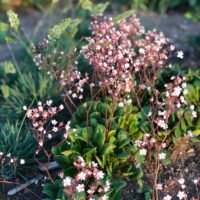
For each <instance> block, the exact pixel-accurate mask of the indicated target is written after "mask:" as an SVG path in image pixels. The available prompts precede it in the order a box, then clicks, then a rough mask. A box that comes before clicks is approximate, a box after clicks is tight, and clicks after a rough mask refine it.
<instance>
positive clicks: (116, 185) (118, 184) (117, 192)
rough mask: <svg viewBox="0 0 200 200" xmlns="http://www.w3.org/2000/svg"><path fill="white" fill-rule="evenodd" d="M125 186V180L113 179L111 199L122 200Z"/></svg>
mask: <svg viewBox="0 0 200 200" xmlns="http://www.w3.org/2000/svg"><path fill="white" fill-rule="evenodd" d="M124 187H126V182H125V181H120V180H113V181H112V189H113V191H112V192H111V195H110V196H111V198H110V199H111V200H121V192H122V189H123V188H124Z"/></svg>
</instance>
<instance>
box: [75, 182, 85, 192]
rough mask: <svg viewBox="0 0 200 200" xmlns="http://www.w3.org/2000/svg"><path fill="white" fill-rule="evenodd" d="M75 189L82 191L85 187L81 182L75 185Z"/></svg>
mask: <svg viewBox="0 0 200 200" xmlns="http://www.w3.org/2000/svg"><path fill="white" fill-rule="evenodd" d="M76 190H77V192H84V190H85V187H84V185H83V184H78V185H77V186H76Z"/></svg>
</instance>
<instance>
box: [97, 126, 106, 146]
mask: <svg viewBox="0 0 200 200" xmlns="http://www.w3.org/2000/svg"><path fill="white" fill-rule="evenodd" d="M105 140H106V136H105V127H104V126H102V125H97V127H96V130H95V134H94V142H95V144H97V145H98V147H99V148H101V147H102V146H103V145H104V143H105Z"/></svg>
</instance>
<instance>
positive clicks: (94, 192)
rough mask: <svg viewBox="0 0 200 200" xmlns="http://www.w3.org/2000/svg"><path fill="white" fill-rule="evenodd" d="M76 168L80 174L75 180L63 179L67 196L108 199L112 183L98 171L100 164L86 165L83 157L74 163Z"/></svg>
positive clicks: (91, 199)
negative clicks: (77, 194)
mask: <svg viewBox="0 0 200 200" xmlns="http://www.w3.org/2000/svg"><path fill="white" fill-rule="evenodd" d="M74 167H75V168H76V169H77V171H78V173H77V174H76V176H75V178H71V177H68V176H67V177H65V178H64V177H63V174H60V176H61V178H63V186H64V192H65V194H66V195H67V196H68V197H70V199H74V195H75V194H76V193H83V194H84V197H85V199H89V200H93V199H96V198H97V197H98V199H100V200H106V199H108V196H107V193H108V192H109V191H110V182H109V181H108V180H106V179H105V174H104V173H103V172H102V171H101V170H99V169H98V164H97V163H95V162H91V163H89V164H86V163H85V161H84V159H83V158H82V157H79V158H78V160H77V161H76V162H74Z"/></svg>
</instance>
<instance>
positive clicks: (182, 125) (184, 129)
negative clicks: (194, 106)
mask: <svg viewBox="0 0 200 200" xmlns="http://www.w3.org/2000/svg"><path fill="white" fill-rule="evenodd" d="M181 129H182V130H183V132H185V131H186V130H187V126H186V123H185V120H184V119H182V120H181Z"/></svg>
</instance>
